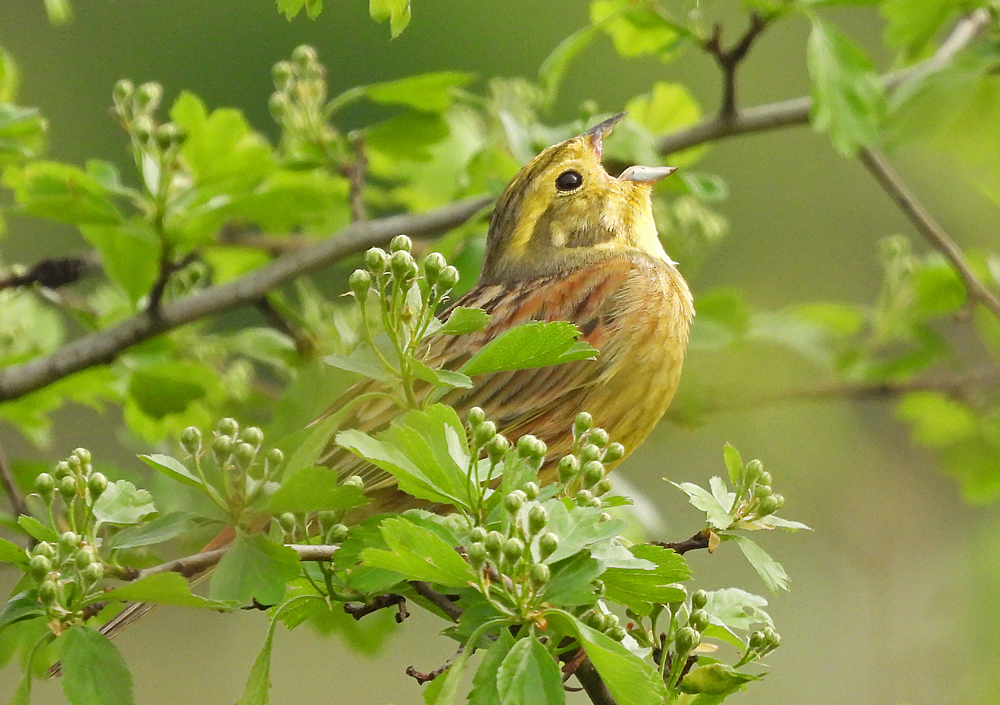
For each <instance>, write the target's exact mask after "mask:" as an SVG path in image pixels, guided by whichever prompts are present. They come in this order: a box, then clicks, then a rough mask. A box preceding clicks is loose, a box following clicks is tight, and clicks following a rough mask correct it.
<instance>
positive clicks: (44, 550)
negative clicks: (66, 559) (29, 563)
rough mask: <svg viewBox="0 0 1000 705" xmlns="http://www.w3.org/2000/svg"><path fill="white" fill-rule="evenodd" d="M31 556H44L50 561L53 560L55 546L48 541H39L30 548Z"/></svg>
mask: <svg viewBox="0 0 1000 705" xmlns="http://www.w3.org/2000/svg"><path fill="white" fill-rule="evenodd" d="M31 555H32V556H45V557H46V558H48V559H49V560H50V561H51V560H54V559H55V557H56V547H55V546H53V545H52V544H51V543H49V542H48V541H41V542H40V543H39V544H38V545H37V546H35V547H34V548H33V549H31Z"/></svg>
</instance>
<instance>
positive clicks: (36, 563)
mask: <svg viewBox="0 0 1000 705" xmlns="http://www.w3.org/2000/svg"><path fill="white" fill-rule="evenodd" d="M51 570H52V561H50V560H49V559H48V558H46V557H45V556H33V557H32V558H31V560H30V561H28V573H29V574H30V575H31V577H32V579H33V580H34V581H35V582H36V583H40V582H42V581H43V580H45V576H46V575H48V574H49V572H50V571H51Z"/></svg>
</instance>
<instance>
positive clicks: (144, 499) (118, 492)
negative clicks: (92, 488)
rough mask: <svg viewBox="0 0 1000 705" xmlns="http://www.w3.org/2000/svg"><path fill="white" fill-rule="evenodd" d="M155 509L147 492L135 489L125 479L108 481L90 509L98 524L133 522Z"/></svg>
mask: <svg viewBox="0 0 1000 705" xmlns="http://www.w3.org/2000/svg"><path fill="white" fill-rule="evenodd" d="M155 511H156V506H155V505H154V504H153V498H152V497H151V496H150V494H149V492H147V491H146V490H139V489H136V487H135V485H133V484H132V483H131V482H128V481H127V480H117V481H116V482H112V483H110V484H109V485H108V488H107V489H106V490H104V492H103V493H102V494H101V496H100V497H98V498H97V501H96V502H94V507H93V509H92V512H93V514H94V518H95V519H97V521H98V523H100V524H135V523H136V522H137V521H139V520H140V519H142V518H143V517H144V516H146V515H147V514H152V513H153V512H155Z"/></svg>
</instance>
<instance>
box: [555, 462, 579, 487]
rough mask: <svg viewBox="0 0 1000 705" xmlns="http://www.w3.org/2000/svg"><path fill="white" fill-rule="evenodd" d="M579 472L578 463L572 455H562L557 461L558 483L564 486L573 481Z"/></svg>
mask: <svg viewBox="0 0 1000 705" xmlns="http://www.w3.org/2000/svg"><path fill="white" fill-rule="evenodd" d="M579 471H580V461H579V460H577V459H576V457H575V456H572V455H564V456H563V457H562V460H560V461H559V482H561V483H562V484H564V485H566V484H569V483H570V482H572V481H573V478H575V477H576V474H577V473H578V472H579Z"/></svg>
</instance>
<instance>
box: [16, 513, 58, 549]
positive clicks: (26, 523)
mask: <svg viewBox="0 0 1000 705" xmlns="http://www.w3.org/2000/svg"><path fill="white" fill-rule="evenodd" d="M17 525H18V526H20V527H21V528H22V529H24V530H25V531H26V532H27V533H28V535H29V536H31V538H33V539H36V540H38V541H48V542H50V543H54V542H55V541H56V540H57V539H58V538H59V535H58V534H56V532H55V529H53V528H52V527H50V526H46V525H45V524H43V523H42V522H40V521H38V519H36V518H35V517H33V516H29V515H28V514H22V515H21V516H19V517H18V518H17Z"/></svg>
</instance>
